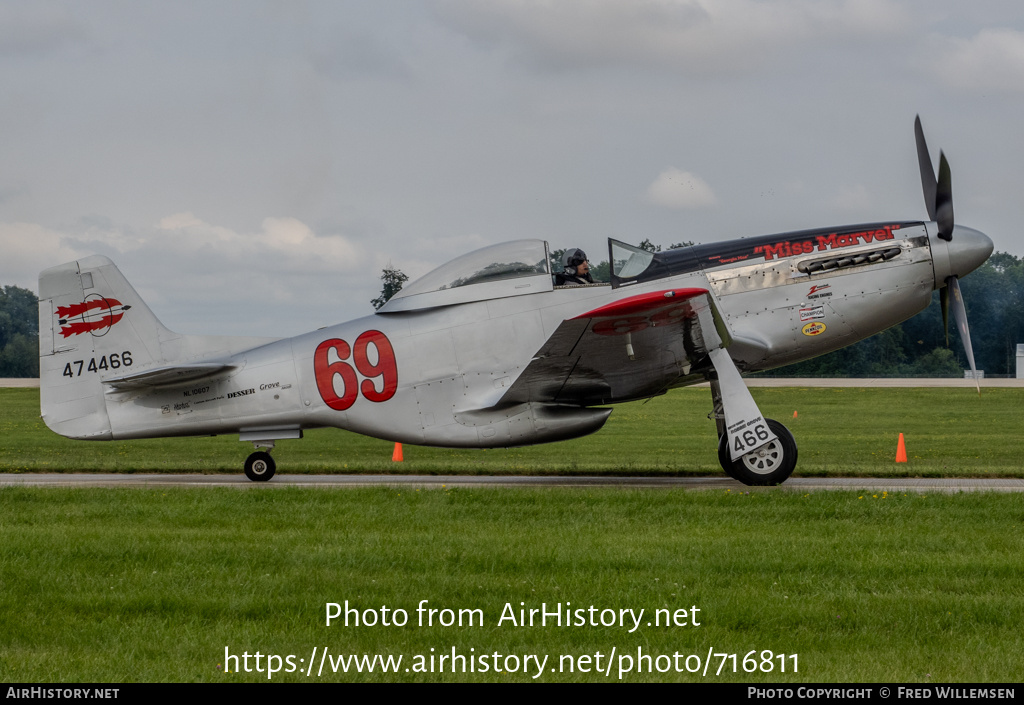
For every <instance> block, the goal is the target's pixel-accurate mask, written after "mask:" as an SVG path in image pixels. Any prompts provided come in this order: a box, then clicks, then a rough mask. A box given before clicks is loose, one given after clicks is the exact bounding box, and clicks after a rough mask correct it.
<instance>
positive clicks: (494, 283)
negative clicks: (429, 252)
mask: <svg viewBox="0 0 1024 705" xmlns="http://www.w3.org/2000/svg"><path fill="white" fill-rule="evenodd" d="M553 288H554V285H553V283H552V280H551V265H550V264H549V262H548V243H547V242H545V241H544V240H513V241H512V242H502V243H500V244H497V245H491V246H489V247H484V248H481V249H479V250H475V251H473V252H468V253H466V254H464V255H462V256H461V257H456V258H455V259H453V260H452V261H451V262H448V263H447V264H443V265H441V266H440V267H438V268H437V269H435V270H434V271H432V272H429V273H428V274H425V275H424V276H422V277H420V278H419V279H417V280H416V281H414V282H413V283H412V284H409V285H408V286H406V287H405V288H403V289H402V290H401V291H399V292H398V293H397V294H395V295H394V296H393V297H392V298H391V300H390V301H388V302H387V303H386V304H385V305H384V306H383V307H381V309H380V313H393V312H397V311H415V310H417V309H422V308H432V307H434V306H450V305H452V304H464V303H469V302H471V301H486V300H489V299H499V298H504V297H507V296H522V295H524V294H536V293H538V292H542V291H551V290H552V289H553Z"/></svg>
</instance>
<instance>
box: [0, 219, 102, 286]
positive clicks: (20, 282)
mask: <svg viewBox="0 0 1024 705" xmlns="http://www.w3.org/2000/svg"><path fill="white" fill-rule="evenodd" d="M0 251H3V257H0V285H2V286H10V285H14V286H20V287H23V288H25V289H31V290H32V291H37V290H38V289H39V277H38V275H39V272H41V271H42V270H44V269H46V268H48V267H53V266H55V265H58V264H61V263H63V262H69V261H71V260H73V259H76V258H78V257H81V256H83V255H84V254H87V253H86V252H84V251H81V250H77V249H75V248H73V247H71V246H70V245H68V244H67V243H66V241H65V239H64V237H63V236H62V235H61V234H60V233H57V232H54V231H53V230H47V229H46V228H44V227H42V226H41V225H36V224H35V223H0Z"/></svg>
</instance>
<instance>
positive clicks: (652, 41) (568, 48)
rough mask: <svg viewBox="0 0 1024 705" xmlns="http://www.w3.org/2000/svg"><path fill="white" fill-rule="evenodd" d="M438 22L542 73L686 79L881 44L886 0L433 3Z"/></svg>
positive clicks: (899, 25)
mask: <svg viewBox="0 0 1024 705" xmlns="http://www.w3.org/2000/svg"><path fill="white" fill-rule="evenodd" d="M435 8H436V11H437V14H438V16H439V17H440V18H441V19H442V21H445V22H447V23H448V24H449V25H450V26H452V27H454V28H455V29H457V30H459V31H461V32H463V33H464V34H466V35H467V36H469V37H470V38H472V39H474V40H476V41H479V42H481V43H485V44H501V45H507V46H510V47H512V48H513V51H514V52H515V53H516V54H518V55H519V56H520V57H521V58H525V59H526V60H527V61H529V62H531V63H534V64H539V65H541V66H543V67H544V68H555V67H563V68H565V67H584V66H593V65H607V64H618V65H639V66H643V67H656V68H662V69H668V70H673V71H680V72H684V73H688V74H694V75H715V74H717V73H721V72H723V71H724V72H730V71H735V70H738V69H748V68H756V67H759V66H762V65H763V64H764V63H765V62H766V61H767V60H770V59H771V58H773V57H774V56H777V55H779V54H781V53H782V52H784V51H786V50H787V49H789V48H790V47H791V45H792V44H794V43H807V42H813V43H815V44H822V43H826V42H827V43H830V44H834V43H836V42H841V41H844V40H847V41H858V42H872V41H883V39H884V38H885V37H888V36H891V35H893V34H895V33H898V32H900V31H901V30H902V29H903V28H905V27H907V26H908V25H909V24H910V19H909V16H908V15H907V13H906V12H905V11H904V10H902V9H901V8H900V7H898V6H897V5H896V4H895V3H893V2H891V0H830V1H829V0H770V1H762V0H716V2H713V3H712V2H704V1H702V0H488V2H479V0H438V2H437V3H436V5H435Z"/></svg>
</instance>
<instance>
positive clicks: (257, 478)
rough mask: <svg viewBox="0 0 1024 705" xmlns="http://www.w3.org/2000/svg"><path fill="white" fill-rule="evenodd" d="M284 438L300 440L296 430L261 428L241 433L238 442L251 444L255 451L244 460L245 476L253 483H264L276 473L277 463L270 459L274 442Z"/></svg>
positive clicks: (300, 434)
mask: <svg viewBox="0 0 1024 705" xmlns="http://www.w3.org/2000/svg"><path fill="white" fill-rule="evenodd" d="M286 438H302V430H301V429H298V428H263V429H256V430H248V431H243V432H242V433H240V434H239V435H238V440H240V441H243V442H249V443H252V446H253V449H254V450H255V451H256V452H255V453H253V454H252V455H250V456H249V457H248V458H246V459H245V476H246V477H248V478H249V479H250V480H252V481H253V482H266V481H267V480H269V479H270V478H272V477H273V476H274V473H275V472H276V471H277V463H275V462H274V459H273V458H271V457H270V451H272V450H273V449H274V443H275V442H276V441H280V440H284V439H286Z"/></svg>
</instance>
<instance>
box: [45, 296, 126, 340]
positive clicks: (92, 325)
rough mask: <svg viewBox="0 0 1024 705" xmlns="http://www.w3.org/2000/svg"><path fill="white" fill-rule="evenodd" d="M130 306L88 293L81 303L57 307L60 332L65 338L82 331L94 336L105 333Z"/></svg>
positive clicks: (79, 333)
mask: <svg viewBox="0 0 1024 705" xmlns="http://www.w3.org/2000/svg"><path fill="white" fill-rule="evenodd" d="M130 308H131V306H124V305H122V304H121V302H120V301H118V300H117V299H108V298H106V297H104V296H100V295H99V294H90V295H89V296H88V297H87V298H86V300H85V301H83V302H82V303H78V304H71V305H70V306H59V307H58V308H57V317H58V318H59V321H58V322H59V323H60V333H61V335H63V336H64V337H65V338H70V337H71V336H72V335H81V334H82V333H92V334H93V335H94V336H96V337H100V336H103V335H106V334H107V331H108V330H110V328H111V326H113V325H114V324H115V323H117V322H118V321H120V320H121V318H122V317H123V316H124V312H125V311H127V310H128V309H130Z"/></svg>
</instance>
